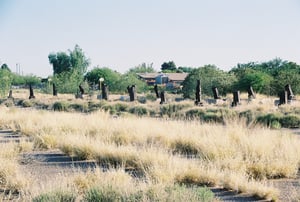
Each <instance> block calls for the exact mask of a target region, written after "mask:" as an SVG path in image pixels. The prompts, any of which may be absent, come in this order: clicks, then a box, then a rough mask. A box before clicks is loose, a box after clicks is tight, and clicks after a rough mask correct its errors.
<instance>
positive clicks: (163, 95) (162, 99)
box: [159, 91, 166, 104]
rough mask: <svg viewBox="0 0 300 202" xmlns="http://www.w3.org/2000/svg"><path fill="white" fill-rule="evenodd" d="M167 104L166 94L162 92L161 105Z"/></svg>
mask: <svg viewBox="0 0 300 202" xmlns="http://www.w3.org/2000/svg"><path fill="white" fill-rule="evenodd" d="M165 102H166V100H165V92H164V91H161V92H160V103H159V104H164V103H165Z"/></svg>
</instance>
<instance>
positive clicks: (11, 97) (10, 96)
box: [7, 90, 14, 99]
mask: <svg viewBox="0 0 300 202" xmlns="http://www.w3.org/2000/svg"><path fill="white" fill-rule="evenodd" d="M7 98H9V99H13V98H14V97H13V96H12V90H9V93H8V97H7Z"/></svg>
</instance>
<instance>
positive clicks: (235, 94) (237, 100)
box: [231, 91, 241, 107]
mask: <svg viewBox="0 0 300 202" xmlns="http://www.w3.org/2000/svg"><path fill="white" fill-rule="evenodd" d="M240 102H241V100H240V91H234V92H233V102H232V104H231V106H232V107H236V106H237V104H239V103H240Z"/></svg>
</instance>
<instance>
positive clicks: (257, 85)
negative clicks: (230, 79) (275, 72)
mask: <svg viewBox="0 0 300 202" xmlns="http://www.w3.org/2000/svg"><path fill="white" fill-rule="evenodd" d="M272 80H273V77H272V76H270V75H269V74H267V73H265V72H261V71H258V70H252V71H247V72H246V73H245V75H244V76H243V77H241V78H240V79H239V80H238V82H237V85H235V88H236V89H238V90H242V91H247V89H248V88H249V86H252V87H253V90H254V91H255V92H257V93H263V94H270V93H271V91H272V89H271V82H272Z"/></svg>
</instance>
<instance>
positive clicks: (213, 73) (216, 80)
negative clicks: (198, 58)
mask: <svg viewBox="0 0 300 202" xmlns="http://www.w3.org/2000/svg"><path fill="white" fill-rule="evenodd" d="M198 79H200V81H201V88H202V94H204V95H209V96H212V87H217V88H218V91H219V93H220V95H226V94H227V93H229V92H231V90H232V86H233V83H234V82H235V81H236V78H235V76H234V75H233V74H229V73H226V72H224V71H222V70H220V69H218V68H217V67H216V66H214V65H206V66H204V67H200V68H197V69H194V70H193V71H192V72H191V73H190V74H189V75H188V76H187V77H186V79H185V80H184V82H183V83H182V85H183V88H182V93H183V97H185V98H194V97H195V89H196V81H197V80H198Z"/></svg>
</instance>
